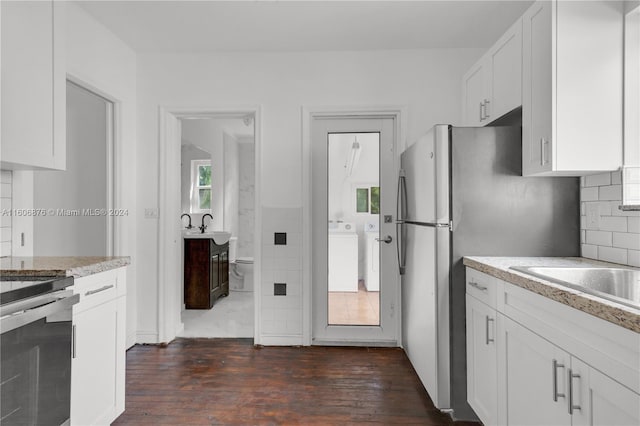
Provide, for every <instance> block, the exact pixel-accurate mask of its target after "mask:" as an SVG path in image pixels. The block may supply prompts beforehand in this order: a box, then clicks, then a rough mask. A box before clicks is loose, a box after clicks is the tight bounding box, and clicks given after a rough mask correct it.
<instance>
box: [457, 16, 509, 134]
mask: <svg viewBox="0 0 640 426" xmlns="http://www.w3.org/2000/svg"><path fill="white" fill-rule="evenodd" d="M521 70H522V20H520V19H518V21H516V23H515V24H514V25H513V26H512V27H511V28H509V30H508V31H507V32H506V33H504V34H503V35H502V37H500V39H499V40H498V41H497V42H496V43H495V44H494V45H493V46H492V47H491V48H490V49H489V50H488V51H487V53H486V54H485V55H484V56H482V58H480V60H479V61H478V62H476V63H475V64H474V65H473V67H471V69H470V70H469V71H468V72H467V73H466V74H465V75H464V77H463V79H462V93H463V101H462V102H463V105H462V108H463V115H464V118H463V122H464V125H465V126H484V125H486V124H488V123H490V122H492V121H494V120H495V119H497V118H499V117H501V116H503V115H504V114H506V113H508V112H509V111H511V110H513V109H515V108H518V107H519V106H520V105H521V104H522V96H521V87H522V72H521Z"/></svg>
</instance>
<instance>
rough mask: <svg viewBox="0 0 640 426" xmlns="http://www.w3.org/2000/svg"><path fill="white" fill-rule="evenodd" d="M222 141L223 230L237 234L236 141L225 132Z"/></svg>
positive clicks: (238, 194) (237, 171)
mask: <svg viewBox="0 0 640 426" xmlns="http://www.w3.org/2000/svg"><path fill="white" fill-rule="evenodd" d="M222 139H223V141H224V227H223V228H224V230H225V231H229V232H231V235H235V236H238V232H239V228H238V202H239V201H240V200H239V198H240V156H239V151H238V141H237V140H236V138H234V137H233V136H230V135H228V134H226V133H224V134H223V135H222Z"/></svg>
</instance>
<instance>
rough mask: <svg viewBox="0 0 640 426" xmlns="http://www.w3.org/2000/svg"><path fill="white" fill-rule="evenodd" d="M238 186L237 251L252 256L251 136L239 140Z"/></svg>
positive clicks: (253, 203) (252, 167) (253, 166)
mask: <svg viewBox="0 0 640 426" xmlns="http://www.w3.org/2000/svg"><path fill="white" fill-rule="evenodd" d="M239 142H240V143H239V144H238V154H239V160H240V188H239V193H240V194H239V199H238V228H239V229H238V253H237V255H238V256H239V257H253V239H254V236H255V235H254V229H253V228H254V223H255V187H256V182H255V179H256V173H255V165H256V163H255V149H254V148H255V147H254V145H253V142H254V141H253V138H243V139H240V140H239Z"/></svg>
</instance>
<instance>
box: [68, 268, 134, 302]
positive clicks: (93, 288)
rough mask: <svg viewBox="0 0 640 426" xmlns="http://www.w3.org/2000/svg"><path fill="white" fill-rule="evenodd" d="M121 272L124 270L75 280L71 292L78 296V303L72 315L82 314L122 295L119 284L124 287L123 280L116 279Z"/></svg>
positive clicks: (100, 273)
mask: <svg viewBox="0 0 640 426" xmlns="http://www.w3.org/2000/svg"><path fill="white" fill-rule="evenodd" d="M121 270H124V269H122V268H121V269H115V270H111V271H105V272H99V273H97V274H93V275H89V276H87V277H81V278H76V279H75V281H74V285H73V292H74V294H79V295H80V302H78V304H77V305H75V306H74V307H73V311H74V313H78V312H83V311H85V310H87V309H90V308H92V307H94V306H98V305H100V304H102V303H105V302H108V301H110V300H112V299H115V298H116V297H118V296H119V295H121V294H123V290H124V289H121V288H119V284H122V285H124V280H119V279H118V276H119V274H120V271H121Z"/></svg>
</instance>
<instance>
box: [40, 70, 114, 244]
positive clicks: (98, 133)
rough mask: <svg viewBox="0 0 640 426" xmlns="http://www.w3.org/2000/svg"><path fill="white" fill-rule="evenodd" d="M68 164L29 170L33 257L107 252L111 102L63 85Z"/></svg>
mask: <svg viewBox="0 0 640 426" xmlns="http://www.w3.org/2000/svg"><path fill="white" fill-rule="evenodd" d="M66 99H67V106H66V113H67V120H66V133H67V141H66V144H67V167H66V170H65V171H62V172H61V171H45V170H39V171H36V172H34V177H33V180H34V200H33V201H34V207H35V208H37V209H43V210H46V211H48V212H50V213H49V214H47V215H46V216H36V217H34V223H33V226H34V232H33V238H34V244H33V247H34V249H33V254H34V256H79V255H82V256H112V255H113V247H114V215H110V214H107V212H109V211H110V210H112V209H113V207H114V206H113V164H114V160H113V151H114V140H113V139H114V130H113V126H114V116H113V114H114V113H113V111H114V104H113V102H111V101H109V100H107V99H106V98H104V97H102V96H100V95H98V94H96V93H95V92H93V91H90V90H88V89H86V88H84V87H82V86H80V85H78V84H76V83H73V82H71V81H67V86H66Z"/></svg>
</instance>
